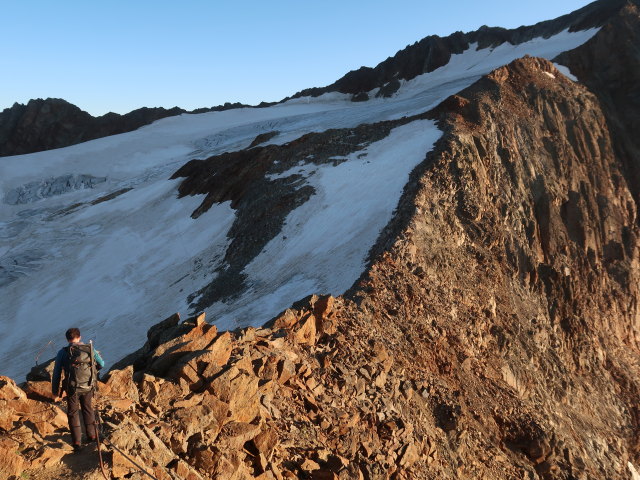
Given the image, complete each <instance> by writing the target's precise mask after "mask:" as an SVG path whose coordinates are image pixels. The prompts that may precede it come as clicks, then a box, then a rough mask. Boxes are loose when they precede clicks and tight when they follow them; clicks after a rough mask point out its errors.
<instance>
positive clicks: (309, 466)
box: [300, 458, 320, 472]
mask: <svg viewBox="0 0 640 480" xmlns="http://www.w3.org/2000/svg"><path fill="white" fill-rule="evenodd" d="M300 468H301V469H302V470H304V471H305V472H313V471H314V470H320V465H319V464H318V462H315V461H314V460H311V459H310V458H307V459H305V461H304V462H302V463H301V464H300Z"/></svg>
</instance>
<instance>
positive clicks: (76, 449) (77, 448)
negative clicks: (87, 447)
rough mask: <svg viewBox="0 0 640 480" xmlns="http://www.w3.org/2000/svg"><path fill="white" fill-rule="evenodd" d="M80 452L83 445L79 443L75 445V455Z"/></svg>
mask: <svg viewBox="0 0 640 480" xmlns="http://www.w3.org/2000/svg"><path fill="white" fill-rule="evenodd" d="M80 450H82V445H80V444H79V443H74V444H73V451H74V452H75V453H78V452H79V451H80Z"/></svg>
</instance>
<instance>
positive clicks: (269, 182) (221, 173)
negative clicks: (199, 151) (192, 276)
mask: <svg viewBox="0 0 640 480" xmlns="http://www.w3.org/2000/svg"><path fill="white" fill-rule="evenodd" d="M407 121H408V120H407V119H403V120H398V121H394V122H382V123H378V124H374V125H362V126H359V127H357V128H353V129H336V130H328V131H326V132H322V133H310V134H307V135H304V136H302V137H301V138H299V139H297V140H295V141H293V142H289V143H287V144H284V145H267V146H264V147H260V146H256V147H253V148H249V149H246V150H240V151H237V152H228V153H223V154H221V155H216V156H213V157H211V158H208V159H206V160H192V161H190V162H188V163H187V164H185V165H184V166H183V167H182V168H180V170H178V171H177V172H176V173H175V174H174V175H173V177H172V178H180V177H185V179H184V181H183V182H182V183H181V184H180V187H179V189H178V191H179V195H180V196H185V195H197V194H206V195H207V196H206V197H205V199H204V200H203V202H202V204H201V205H200V206H199V207H198V208H197V209H196V210H195V211H194V212H193V214H192V216H193V217H194V218H197V217H198V216H200V215H201V214H202V213H204V212H206V211H207V210H208V209H209V208H211V206H212V205H213V204H215V203H222V202H226V201H230V202H231V208H233V209H235V210H236V211H237V213H236V219H235V221H234V223H233V225H232V227H231V230H230V232H229V238H230V240H231V241H230V244H229V247H228V248H227V251H226V253H225V257H224V261H225V264H224V266H223V267H221V268H220V269H219V270H218V276H217V277H216V278H215V280H214V281H213V282H212V283H211V284H209V285H208V286H207V287H205V288H204V289H203V290H201V291H199V292H195V294H194V295H192V298H194V297H196V296H199V297H200V299H199V300H198V302H197V304H196V305H195V307H196V309H198V310H203V309H205V308H207V307H209V306H211V305H212V304H213V303H215V302H217V301H221V300H224V299H228V298H233V297H234V296H236V295H239V294H240V293H242V291H243V289H244V274H242V273H241V272H242V270H243V269H244V268H245V267H246V266H247V265H248V264H249V263H250V262H251V260H253V259H254V258H255V257H256V256H257V255H258V254H259V253H260V252H261V251H262V249H263V248H264V247H265V245H266V244H267V243H268V242H269V241H270V240H271V239H272V238H274V237H275V236H276V235H277V234H278V233H279V232H280V231H281V230H282V226H283V223H284V220H285V218H286V217H287V215H288V214H289V213H290V212H291V211H293V210H294V209H295V208H297V207H299V206H300V205H302V204H303V203H304V202H306V201H307V200H308V199H309V198H310V197H311V195H313V193H314V191H315V190H314V188H313V187H312V186H311V185H309V184H306V182H305V180H304V177H303V175H301V174H296V173H292V174H290V175H282V174H283V173H285V172H287V171H288V170H290V169H292V168H294V167H297V166H298V167H300V166H303V165H310V166H313V165H322V164H327V163H329V164H337V163H340V162H342V161H344V157H345V156H347V155H349V154H350V153H353V152H356V151H359V150H362V149H364V148H365V147H366V146H367V145H368V144H370V143H371V142H375V141H378V140H380V139H382V138H384V137H386V136H387V135H388V134H389V132H390V131H391V129H392V128H394V127H395V126H398V125H401V124H403V123H406V122H407ZM267 135H269V134H267ZM265 138H266V137H265ZM256 141H259V142H260V143H262V141H264V139H263V138H258V139H256ZM254 143H255V142H254Z"/></svg>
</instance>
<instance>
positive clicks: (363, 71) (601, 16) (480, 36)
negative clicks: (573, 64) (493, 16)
mask: <svg viewBox="0 0 640 480" xmlns="http://www.w3.org/2000/svg"><path fill="white" fill-rule="evenodd" d="M634 1H637V0H634ZM626 3H628V0H601V1H598V2H594V3H592V4H589V5H587V6H586V7H583V8H581V9H579V10H576V11H575V12H573V13H571V14H568V15H563V16H561V17H559V18H557V19H555V20H548V21H544V22H540V23H537V24H535V25H532V26H522V27H518V28H516V29H512V30H507V29H505V28H500V27H487V26H483V27H481V28H480V29H478V30H476V31H475V32H469V33H462V32H456V33H454V34H452V35H449V36H448V37H444V38H441V37H439V36H437V35H431V36H428V37H425V38H423V39H422V40H420V41H419V42H416V43H414V44H413V45H409V46H407V47H406V48H404V49H403V50H400V51H399V52H398V53H396V54H395V55H394V56H393V57H389V58H387V59H386V60H385V61H383V62H382V63H380V64H379V65H377V66H376V67H374V68H371V67H361V68H359V69H358V70H353V71H351V72H349V73H347V74H346V75H345V76H344V77H342V78H340V79H339V80H337V81H336V82H334V83H332V84H331V85H328V86H326V87H322V88H309V89H305V90H303V91H301V92H298V93H296V94H295V95H294V96H293V98H297V97H303V96H313V97H316V96H319V95H322V94H323V93H327V92H341V93H349V94H353V95H354V97H353V100H354V101H361V100H363V99H364V98H363V97H362V96H361V95H358V94H362V93H364V92H368V91H371V90H373V89H374V88H377V87H380V88H381V89H382V91H381V92H379V93H380V94H381V95H382V96H389V95H390V93H389V90H390V87H389V85H394V84H395V82H397V81H398V79H404V80H411V79H412V78H415V77H416V76H418V75H421V74H423V73H427V72H432V71H433V70H435V69H437V68H439V67H442V66H443V65H446V64H447V63H448V62H449V59H450V58H451V55H453V54H459V53H462V52H463V51H464V50H466V49H467V48H469V45H470V44H472V43H478V47H479V48H486V47H496V46H498V45H501V44H503V43H505V42H510V43H512V44H514V45H517V44H520V43H523V42H527V41H529V40H531V39H533V38H536V37H545V38H547V37H550V36H552V35H555V34H557V33H560V32H561V31H563V30H566V29H569V30H571V31H576V30H586V29H588V28H591V27H599V26H601V25H602V24H603V23H604V22H606V20H607V19H608V18H609V17H610V16H611V15H613V14H615V12H617V11H618V10H619V9H620V8H622V7H623V6H624V5H625V4H626ZM629 3H632V2H629ZM396 89H397V87H396ZM391 90H392V89H391Z"/></svg>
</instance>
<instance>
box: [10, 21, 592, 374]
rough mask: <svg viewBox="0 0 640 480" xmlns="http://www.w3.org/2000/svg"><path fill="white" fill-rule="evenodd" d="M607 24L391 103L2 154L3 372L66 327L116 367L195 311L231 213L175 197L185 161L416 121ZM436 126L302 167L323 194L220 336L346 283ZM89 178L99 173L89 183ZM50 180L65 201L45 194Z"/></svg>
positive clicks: (226, 117)
mask: <svg viewBox="0 0 640 480" xmlns="http://www.w3.org/2000/svg"><path fill="white" fill-rule="evenodd" d="M596 31H597V30H595V29H592V30H588V31H583V32H574V33H569V32H566V31H565V32H562V33H560V34H558V35H556V36H553V37H551V38H548V39H542V38H539V39H535V40H532V41H530V42H527V43H524V44H521V45H516V46H514V45H511V44H508V43H507V44H504V45H501V46H499V47H496V48H494V49H483V50H477V49H476V47H475V46H472V47H471V48H469V49H468V50H467V51H465V52H463V53H462V54H460V55H454V56H452V58H451V61H450V62H449V64H447V65H445V66H443V67H441V68H439V69H437V70H435V71H433V72H431V73H427V74H424V75H421V76H419V77H416V78H415V79H413V80H410V81H407V82H404V83H403V84H402V86H401V88H400V90H399V91H398V92H397V93H396V95H395V96H394V97H393V98H389V99H375V98H374V99H371V100H369V101H367V102H358V103H353V102H351V101H350V96H347V95H342V94H335V93H334V94H326V95H323V96H321V97H318V98H298V99H295V100H291V101H288V102H286V103H283V104H279V105H275V106H272V107H269V108H263V109H251V108H244V109H237V110H228V111H223V112H212V113H204V114H199V115H187V114H185V115H181V116H178V117H171V118H166V119H163V120H160V121H158V122H155V123H154V124H152V125H148V126H146V127H143V128H141V129H139V130H137V131H134V132H130V133H125V134H121V135H115V136H111V137H106V138H102V139H98V140H93V141H91V142H87V143H84V144H80V145H75V146H71V147H67V148H63V149H58V150H51V151H47V152H40V153H35V154H29V155H20V156H14V157H6V158H0V293H1V296H0V328H1V332H2V335H1V336H0V352H1V353H0V375H9V376H12V377H14V378H16V379H17V380H18V381H20V380H21V377H22V376H23V375H24V374H25V373H26V372H27V371H28V370H29V368H30V367H31V366H32V365H33V364H34V358H35V356H36V354H37V353H38V352H39V351H40V350H41V349H42V347H44V346H45V345H46V344H47V342H48V341H49V340H51V339H52V340H53V344H54V345H56V348H55V349H54V348H53V347H47V349H46V350H45V351H44V352H42V353H41V358H40V360H41V361H42V360H46V359H48V358H51V357H53V356H54V354H55V351H56V350H57V348H59V346H63V345H64V344H65V341H64V337H63V335H64V331H65V330H66V329H67V328H68V327H70V326H77V327H79V328H80V329H81V330H82V331H83V337H84V339H85V340H88V339H93V340H94V341H95V343H96V345H97V347H98V349H99V350H100V351H101V352H102V355H103V357H104V358H105V359H106V361H107V364H110V363H113V362H115V361H117V360H119V359H120V358H121V357H123V356H124V355H125V354H127V353H130V352H131V351H133V350H135V349H137V348H139V347H140V346H141V345H142V344H143V343H144V341H145V339H146V331H147V329H148V328H149V327H150V326H151V325H152V324H154V323H156V322H158V321H160V320H162V319H163V318H165V317H167V316H169V315H170V314H172V313H174V312H176V311H179V312H180V313H181V314H183V315H187V314H189V313H193V312H190V311H189V304H188V302H187V297H188V296H189V295H190V294H192V293H194V292H196V291H198V290H199V289H200V288H202V287H203V286H205V285H207V284H209V283H210V282H211V280H212V278H213V276H214V275H215V273H214V271H215V269H216V268H217V267H219V266H220V265H221V262H222V261H223V258H224V254H225V250H226V248H227V245H228V242H229V239H228V238H227V233H228V231H229V228H230V227H231V225H232V223H233V221H234V216H235V213H234V211H233V210H232V209H231V207H230V205H229V203H228V202H227V203H224V204H219V205H214V206H213V207H212V208H211V209H210V210H209V211H207V212H206V213H204V214H203V215H201V216H200V217H199V218H197V219H195V220H194V219H192V218H191V217H190V215H191V212H192V211H193V210H194V209H195V208H196V207H197V206H198V205H199V204H200V203H201V201H202V197H201V196H195V197H186V198H182V199H178V198H177V187H178V185H179V184H180V181H181V180H180V179H179V180H168V178H169V177H170V176H171V175H172V174H173V173H174V172H175V171H176V170H177V169H178V168H179V167H180V166H182V165H183V164H184V163H186V162H187V161H189V160H191V159H194V158H200V159H204V158H207V157H209V156H211V155H215V154H219V153H222V152H225V151H234V150H239V149H243V148H246V147H247V146H248V145H249V144H250V143H251V142H252V141H253V139H254V138H255V137H256V136H257V135H258V134H261V133H265V132H270V131H274V130H277V131H278V132H280V133H279V134H278V135H277V136H276V137H274V138H272V139H271V140H269V143H276V144H283V143H286V142H288V141H291V140H294V139H296V138H299V137H300V136H301V135H304V134H306V133H309V132H321V131H324V130H327V129H329V128H350V127H355V126H357V125H360V124H363V123H373V122H378V121H382V120H391V119H399V118H402V117H405V116H412V115H416V114H419V113H422V112H425V111H427V110H429V109H431V108H433V107H434V106H436V105H437V104H438V103H440V102H441V101H442V100H444V99H445V98H446V97H448V96H449V95H452V94H454V93H456V92H458V91H460V90H461V89H463V88H465V87H467V86H469V85H471V84H472V83H473V82H474V81H476V80H477V79H478V78H479V77H480V76H481V75H484V74H486V73H488V72H490V71H491V70H493V69H495V68H497V67H500V66H502V65H504V64H506V63H509V62H510V61H512V60H514V59H516V58H519V57H521V56H523V55H525V54H529V55H532V56H542V57H546V58H549V59H551V58H553V57H555V56H556V55H558V54H559V53H561V52H563V51H566V50H570V49H572V48H575V47H576V46H578V45H580V44H582V43H584V42H585V41H587V40H588V39H589V38H591V37H592V36H593V35H594V34H595V33H596ZM567 73H568V72H567ZM440 135H441V132H440V131H439V130H438V129H437V128H436V127H435V124H434V123H433V122H432V121H428V120H417V121H414V122H411V123H408V124H406V125H403V126H401V127H397V128H395V129H393V130H392V131H391V133H390V134H389V135H388V136H387V137H386V138H383V139H382V140H379V141H377V142H374V143H372V144H370V145H368V146H367V147H366V149H365V150H363V151H359V152H356V153H354V154H352V155H350V156H349V157H348V158H347V159H346V161H343V162H342V163H339V164H337V165H336V166H333V165H322V166H318V165H311V164H308V165H300V166H299V167H296V168H295V169H293V170H292V171H289V172H285V173H284V174H282V176H288V175H292V174H294V173H295V174H303V175H304V176H305V179H306V182H307V184H309V185H311V186H313V187H314V188H315V192H316V193H315V194H314V195H313V196H312V197H311V198H310V199H309V200H308V201H307V202H306V203H304V204H303V205H301V206H300V207H298V208H297V209H295V210H294V211H293V212H291V213H290V214H289V216H288V217H287V218H286V221H285V225H284V227H283V230H282V231H281V232H280V234H279V235H278V236H276V237H275V238H274V239H272V240H271V241H270V242H269V243H268V244H267V246H266V247H265V248H264V249H263V251H262V252H261V253H260V254H259V255H258V256H257V257H256V258H255V259H254V260H253V261H252V262H251V263H250V264H249V265H248V266H247V267H246V268H245V271H244V273H245V274H246V275H247V282H246V283H247V285H248V287H247V289H246V290H245V291H244V292H242V293H241V295H240V296H238V297H237V298H235V299H234V300H233V301H229V302H227V303H222V302H219V303H217V304H214V305H212V306H211V307H210V308H209V309H207V318H208V319H209V321H212V322H214V323H216V324H217V325H218V327H219V328H222V329H228V328H235V327H238V326H247V325H260V324H262V323H264V322H265V321H267V320H269V319H270V318H271V317H273V316H274V315H276V314H278V313H279V312H280V311H282V310H283V309H285V308H287V307H288V306H290V304H291V303H292V302H294V301H296V300H298V299H300V298H302V297H304V296H305V295H308V294H310V293H319V294H325V293H331V294H333V295H339V294H341V293H343V292H344V291H345V290H346V289H348V288H349V287H350V286H351V285H352V284H353V282H354V281H355V280H356V279H357V278H358V277H359V276H360V275H361V274H362V272H363V269H364V268H365V261H366V257H367V253H368V251H369V249H370V248H371V246H372V245H373V244H374V242H375V241H376V239H377V236H378V235H379V233H380V231H381V230H382V228H383V227H384V226H385V225H386V224H387V223H388V222H389V221H390V219H391V218H392V215H393V212H394V208H395V207H396V205H397V203H398V200H399V198H400V195H401V193H402V190H403V187H404V185H405V184H406V182H407V179H408V176H409V173H410V172H411V171H412V170H413V169H414V168H415V167H416V166H417V165H418V164H419V163H420V162H422V161H423V160H424V158H425V156H426V154H427V153H428V152H429V151H430V150H431V149H432V148H433V145H434V143H435V142H436V141H437V140H438V138H439V137H440ZM363 154H364V155H363ZM67 176H71V177H67ZM85 176H86V177H85ZM89 176H90V177H96V178H99V179H100V182H91V181H84V180H82V181H78V180H77V179H85V178H90V177H89ZM60 178H62V179H65V178H73V179H74V180H73V182H71V181H69V182H67V183H65V181H64V180H62V181H61V180H59V179H60ZM103 178H104V179H105V180H104V181H102V179H103ZM52 182H54V183H55V185H56V188H55V192H54V193H55V194H54V195H50V196H47V195H49V194H50V193H51V192H50V189H49V190H47V192H48V193H47V195H44V194H43V193H42V192H43V191H44V190H43V188H40V187H38V188H36V187H34V185H36V186H37V185H46V186H48V185H50V184H51V183H52ZM56 182H57V183H56ZM61 185H62V186H61ZM65 185H67V187H65ZM23 187H24V188H23ZM84 187H90V188H84ZM47 188H48V187H47ZM65 188H66V190H65ZM18 191H19V192H20V202H21V203H18V204H15V202H12V201H10V200H11V199H15V198H16V195H17V194H16V192H18ZM12 192H13V193H12ZM107 195H110V196H109V197H106V196H107ZM43 197H45V198H43Z"/></svg>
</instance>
